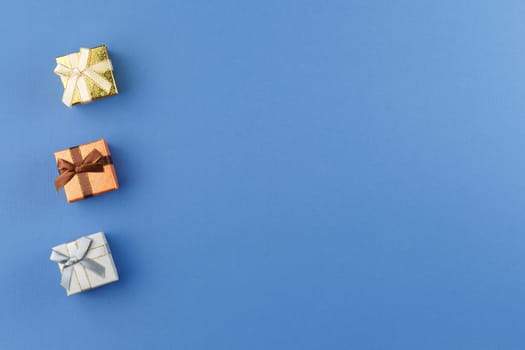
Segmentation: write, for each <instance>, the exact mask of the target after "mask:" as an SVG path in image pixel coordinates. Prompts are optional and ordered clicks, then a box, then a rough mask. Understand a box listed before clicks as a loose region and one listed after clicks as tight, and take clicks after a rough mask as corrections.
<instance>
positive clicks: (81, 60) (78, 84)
mask: <svg viewBox="0 0 525 350" xmlns="http://www.w3.org/2000/svg"><path fill="white" fill-rule="evenodd" d="M68 57H69V62H70V64H71V67H67V66H64V65H63V64H60V63H58V64H57V66H56V68H55V74H57V75H59V76H61V77H64V78H66V79H67V82H66V86H65V88H64V95H63V96H62V102H64V104H65V105H66V106H68V107H71V106H72V105H73V95H74V93H75V90H78V93H79V95H80V102H82V103H85V102H89V101H91V100H92V96H91V91H89V88H88V86H87V82H86V77H88V78H89V79H90V80H92V81H93V82H94V83H95V85H97V86H98V87H100V88H101V89H102V90H104V91H105V92H106V93H109V91H110V90H111V86H112V84H111V82H110V81H109V80H107V79H106V78H105V77H104V76H103V75H101V74H102V73H104V72H107V71H108V70H113V66H112V65H111V61H110V60H109V59H105V60H103V61H100V62H97V63H95V64H92V65H88V61H89V49H84V48H81V49H80V55H79V54H78V53H74V54H71V55H69V56H68Z"/></svg>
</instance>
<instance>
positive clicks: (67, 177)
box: [55, 139, 118, 203]
mask: <svg viewBox="0 0 525 350" xmlns="http://www.w3.org/2000/svg"><path fill="white" fill-rule="evenodd" d="M55 159H56V162H57V169H58V173H59V176H58V177H57V178H56V179H55V188H56V190H57V191H60V189H61V188H64V192H65V193H66V199H67V201H68V202H69V203H71V202H76V201H79V200H81V199H84V198H88V197H93V196H96V195H99V194H102V193H106V192H109V191H113V190H116V189H118V180H117V174H116V172H115V167H114V166H113V160H112V158H111V153H110V152H109V147H108V144H107V143H106V141H105V140H104V139H101V140H98V141H95V142H90V143H86V144H83V145H80V146H75V147H71V148H68V149H65V150H62V151H58V152H55Z"/></svg>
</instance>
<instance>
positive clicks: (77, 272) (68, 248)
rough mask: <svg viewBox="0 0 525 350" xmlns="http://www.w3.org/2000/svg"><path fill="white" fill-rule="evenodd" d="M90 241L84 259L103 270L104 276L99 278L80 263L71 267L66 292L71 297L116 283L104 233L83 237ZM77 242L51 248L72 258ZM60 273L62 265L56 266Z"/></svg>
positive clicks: (62, 268) (116, 274)
mask: <svg viewBox="0 0 525 350" xmlns="http://www.w3.org/2000/svg"><path fill="white" fill-rule="evenodd" d="M85 237H86V238H89V239H90V240H91V245H90V247H89V250H88V251H87V253H86V258H89V259H92V260H93V261H95V262H97V263H98V264H100V265H102V266H103V267H104V269H105V271H104V275H103V276H99V275H98V274H96V273H94V272H93V271H91V270H90V269H88V268H86V267H85V266H83V265H82V264H80V263H77V264H74V265H73V266H72V268H73V273H72V274H71V281H70V284H69V288H68V289H67V290H66V291H67V295H68V296H70V295H73V294H77V293H81V292H84V291H86V290H89V289H93V288H97V287H101V286H103V285H105V284H108V283H111V282H116V281H118V279H119V277H118V272H117V268H116V267H115V263H114V261H113V256H112V255H111V250H110V249H109V244H108V241H107V240H106V235H105V234H104V232H97V233H94V234H91V235H89V236H85ZM77 241H78V240H75V241H72V242H68V243H64V244H61V245H58V246H56V247H54V248H53V250H55V251H57V252H58V253H60V254H62V255H65V256H72V254H73V252H74V251H76V250H77V249H78V243H77ZM58 268H59V269H60V272H61V273H63V270H64V265H63V264H58Z"/></svg>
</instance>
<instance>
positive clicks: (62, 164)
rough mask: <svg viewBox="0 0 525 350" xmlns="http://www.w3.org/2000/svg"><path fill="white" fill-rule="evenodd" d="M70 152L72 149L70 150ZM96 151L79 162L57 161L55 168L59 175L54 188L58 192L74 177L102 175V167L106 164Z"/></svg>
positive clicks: (100, 154)
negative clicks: (86, 174)
mask: <svg viewBox="0 0 525 350" xmlns="http://www.w3.org/2000/svg"><path fill="white" fill-rule="evenodd" d="M70 150H72V149H70ZM105 158H106V157H104V156H103V155H102V153H100V152H99V151H98V150H97V149H93V150H92V151H91V152H89V153H88V155H87V156H86V157H85V158H84V159H82V160H81V161H80V162H74V163H71V162H68V161H67V160H65V159H61V158H59V159H58V162H57V168H58V171H59V173H60V175H59V176H58V177H57V178H56V179H55V188H56V190H57V191H60V189H61V188H62V187H64V186H65V185H66V184H67V183H68V182H69V181H71V179H72V178H73V177H74V176H75V175H80V174H82V173H103V172H104V165H105V164H106V163H108V161H107V160H106V159H105Z"/></svg>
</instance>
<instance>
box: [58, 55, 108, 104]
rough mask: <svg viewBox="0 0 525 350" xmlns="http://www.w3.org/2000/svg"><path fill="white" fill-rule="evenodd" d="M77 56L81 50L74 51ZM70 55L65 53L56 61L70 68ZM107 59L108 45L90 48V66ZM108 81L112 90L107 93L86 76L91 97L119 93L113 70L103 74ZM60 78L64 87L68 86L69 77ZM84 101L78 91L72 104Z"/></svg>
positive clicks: (97, 97)
mask: <svg viewBox="0 0 525 350" xmlns="http://www.w3.org/2000/svg"><path fill="white" fill-rule="evenodd" d="M74 54H75V55H77V56H80V52H76V53H74ZM68 56H69V55H64V56H60V57H57V58H56V62H57V63H58V64H62V65H64V66H66V67H68V68H71V63H70V62H69V57H68ZM105 59H109V55H108V51H107V49H106V45H101V46H97V47H94V48H91V49H89V60H88V66H90V65H93V64H95V63H98V62H101V61H104V60H105ZM102 75H103V76H104V77H105V78H106V79H107V80H108V81H110V82H111V90H110V91H109V93H106V92H105V91H104V90H102V89H101V88H100V87H99V86H98V85H96V84H95V83H94V82H93V81H92V80H91V79H89V78H86V82H87V86H88V88H89V91H90V93H91V97H92V99H93V100H96V99H99V98H103V97H108V96H112V95H117V94H118V90H117V84H116V82H115V77H114V76H113V71H112V70H108V71H106V72H104V73H103V74H102ZM60 80H61V81H62V85H63V86H64V88H65V87H66V83H67V78H66V77H63V76H60ZM79 103H82V102H81V100H80V94H79V92H78V90H77V91H75V93H74V94H73V102H72V105H76V104H79Z"/></svg>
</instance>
